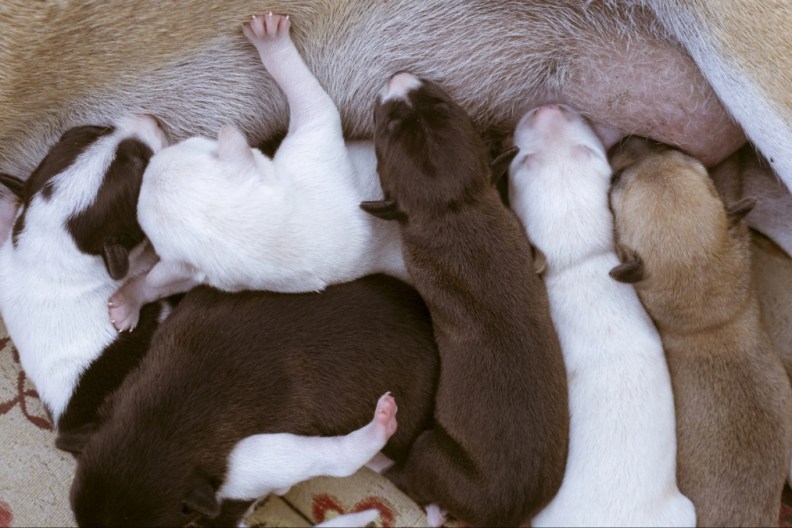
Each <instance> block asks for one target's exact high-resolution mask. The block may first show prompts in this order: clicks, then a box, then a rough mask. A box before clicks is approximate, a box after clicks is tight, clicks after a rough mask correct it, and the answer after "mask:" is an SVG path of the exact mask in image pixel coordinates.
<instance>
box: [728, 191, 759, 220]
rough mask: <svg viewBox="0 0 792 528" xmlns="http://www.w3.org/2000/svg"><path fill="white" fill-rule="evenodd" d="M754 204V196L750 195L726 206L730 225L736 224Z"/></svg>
mask: <svg viewBox="0 0 792 528" xmlns="http://www.w3.org/2000/svg"><path fill="white" fill-rule="evenodd" d="M754 206H756V198H753V197H750V198H743V199H742V200H740V201H738V202H735V203H733V204H731V205H729V206H728V207H726V214H727V215H728V216H729V222H731V225H737V224H738V223H739V222H740V220H742V219H743V218H745V216H746V215H747V214H748V213H750V212H751V210H752V209H753V208H754Z"/></svg>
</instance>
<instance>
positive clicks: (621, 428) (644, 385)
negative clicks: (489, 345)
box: [509, 105, 696, 526]
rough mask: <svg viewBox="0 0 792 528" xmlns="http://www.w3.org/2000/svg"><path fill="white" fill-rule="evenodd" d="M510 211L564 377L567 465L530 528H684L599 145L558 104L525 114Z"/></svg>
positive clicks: (662, 407)
mask: <svg viewBox="0 0 792 528" xmlns="http://www.w3.org/2000/svg"><path fill="white" fill-rule="evenodd" d="M514 142H515V145H516V146H517V147H519V149H520V152H519V153H518V154H517V156H516V157H515V159H514V160H513V161H512V164H511V167H510V175H509V196H510V199H511V206H512V208H513V209H514V210H515V212H516V213H517V215H518V216H519V217H520V220H521V221H522V223H523V226H524V227H525V229H526V231H527V232H528V235H529V238H530V239H531V240H532V242H533V243H534V244H535V245H536V246H537V247H538V249H540V250H541V251H542V252H543V253H544V255H545V257H546V260H547V268H546V271H545V275H544V277H545V283H546V285H547V291H548V295H549V298H550V308H551V314H552V317H553V322H554V325H555V327H556V330H557V331H558V336H559V338H560V340H561V348H562V350H563V353H564V361H565V364H566V368H567V375H568V378H569V401H570V415H571V422H570V440H569V459H568V462H567V467H566V473H565V475H564V481H563V484H562V485H561V489H560V491H559V492H558V495H556V497H555V498H554V499H553V500H552V501H551V502H550V504H549V505H548V506H547V507H546V508H545V509H544V510H542V511H541V512H540V513H539V515H537V516H536V517H535V518H534V519H533V525H534V526H559V525H560V526H583V525H585V526H694V525H695V524H696V517H695V511H694V507H693V504H692V503H691V502H690V501H689V500H688V499H687V498H686V497H684V496H683V495H682V494H681V493H680V492H679V489H678V488H677V483H676V431H675V420H674V401H673V398H672V393H671V379H670V376H669V373H668V366H667V364H666V360H665V356H664V354H663V348H662V345H661V341H660V337H659V335H658V333H657V331H656V329H655V327H654V325H653V324H652V321H651V320H650V318H649V317H648V315H647V314H646V312H645V311H644V309H643V307H642V306H641V303H640V302H639V300H638V297H637V295H636V293H635V290H634V288H633V287H631V286H629V285H626V284H620V283H617V282H616V281H614V280H613V279H611V278H610V276H609V275H608V272H609V271H610V270H611V269H612V268H613V267H614V266H616V265H618V264H619V259H618V257H617V256H616V253H615V252H614V242H613V232H612V229H613V227H612V224H613V219H612V216H611V212H610V210H609V208H608V189H609V185H610V177H611V170H610V166H609V165H608V161H607V158H606V155H605V151H604V148H603V146H602V143H601V142H600V140H599V139H598V138H597V136H596V135H595V134H594V132H593V131H592V129H591V128H590V127H589V125H588V124H587V123H586V122H585V121H584V120H583V118H581V117H580V115H579V114H578V113H577V112H576V111H574V110H572V109H571V108H569V107H566V106H561V105H545V106H542V107H539V108H536V109H534V110H532V111H531V112H529V113H528V114H526V115H525V116H524V117H523V118H522V119H521V120H520V122H519V123H518V125H517V129H516V131H515V138H514Z"/></svg>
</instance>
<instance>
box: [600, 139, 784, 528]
mask: <svg viewBox="0 0 792 528" xmlns="http://www.w3.org/2000/svg"><path fill="white" fill-rule="evenodd" d="M611 162H612V164H613V168H614V170H616V171H620V173H621V176H620V178H619V179H618V181H617V182H616V183H614V185H613V188H612V190H611V206H612V208H613V214H614V217H615V228H616V229H615V233H616V239H617V243H618V247H619V248H620V254H621V255H622V256H623V257H624V260H625V264H623V265H622V266H620V267H619V268H621V269H633V270H634V271H633V272H631V273H630V275H629V279H630V280H631V281H633V282H634V283H635V289H636V291H637V292H638V295H639V297H640V299H641V301H642V302H643V304H644V306H645V307H646V309H647V311H648V312H649V314H650V315H651V317H652V319H653V320H654V322H655V324H656V325H657V328H658V330H659V332H660V335H661V337H662V339H663V346H664V347H665V351H666V357H667V359H668V365H669V369H670V372H671V380H672V382H673V386H674V400H675V404H676V413H677V414H676V416H677V438H678V449H677V472H678V473H677V478H678V482H679V487H680V489H681V490H682V491H683V492H684V493H685V494H686V495H687V496H688V497H689V498H690V499H691V500H692V501H693V502H694V504H695V505H696V512H697V516H698V521H699V523H700V524H701V525H702V526H770V525H772V524H774V523H776V522H777V520H778V505H779V503H780V502H781V493H782V489H783V486H784V481H785V480H786V477H787V473H788V470H789V464H790V455H791V454H792V388H790V382H789V378H788V376H787V373H786V371H785V370H784V366H783V364H782V362H781V357H780V355H779V354H778V351H777V350H775V348H774V347H773V343H772V341H771V339H770V337H769V336H768V334H767V332H766V331H765V328H764V324H763V322H762V318H761V313H760V306H759V301H758V299H757V295H756V290H755V288H754V285H753V282H752V277H751V262H750V260H751V250H750V235H749V233H748V229H747V227H746V224H745V222H744V221H743V216H744V215H745V213H746V212H747V209H746V208H745V205H746V202H744V201H741V202H736V203H735V202H729V204H730V205H729V207H728V208H726V207H724V203H723V201H722V200H721V197H720V196H719V195H718V193H717V191H716V189H715V186H714V185H713V183H712V181H711V179H710V177H709V174H708V173H707V170H706V169H705V168H704V167H703V166H702V165H701V164H700V163H699V162H698V161H697V160H695V159H693V158H691V157H690V156H686V155H684V154H683V153H681V152H679V151H677V150H673V149H669V148H667V147H665V146H662V145H657V144H652V143H648V142H646V141H644V140H642V139H639V138H632V139H631V140H629V141H627V142H625V143H624V144H623V145H621V146H620V147H619V149H617V150H616V151H615V152H614V153H613V156H612V158H611ZM614 274H615V276H616V277H619V275H620V273H619V270H618V269H617V270H614Z"/></svg>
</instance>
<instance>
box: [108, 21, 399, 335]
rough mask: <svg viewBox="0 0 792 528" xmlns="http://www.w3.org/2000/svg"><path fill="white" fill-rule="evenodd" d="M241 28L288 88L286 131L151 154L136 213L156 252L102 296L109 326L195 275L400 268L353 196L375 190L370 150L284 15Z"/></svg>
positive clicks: (285, 285) (224, 132) (307, 281)
mask: <svg viewBox="0 0 792 528" xmlns="http://www.w3.org/2000/svg"><path fill="white" fill-rule="evenodd" d="M243 31H244V33H245V35H246V36H247V38H248V39H249V40H250V41H251V43H253V45H254V46H256V48H257V49H258V50H259V53H260V55H261V60H262V62H263V64H264V66H265V67H266V68H267V71H268V72H269V73H270V74H271V75H272V77H273V78H274V79H275V80H276V81H277V82H278V84H279V85H280V87H281V88H282V89H283V91H284V93H285V94H286V98H287V99H288V102H289V108H290V112H291V116H290V122H289V132H288V134H287V135H286V137H285V138H284V140H283V143H282V144H281V146H280V148H279V149H278V151H277V152H276V153H275V156H274V157H273V158H272V159H269V158H267V157H266V156H264V155H263V154H262V153H261V152H259V151H258V150H256V149H252V148H250V146H249V145H248V143H247V141H246V139H245V137H244V136H243V135H242V133H241V132H239V131H238V130H237V129H235V128H233V127H229V126H226V127H224V128H222V129H221V130H220V134H219V136H218V138H217V141H212V140H209V139H206V138H200V137H197V138H191V139H188V140H185V141H183V142H181V143H179V144H176V145H173V146H172V147H169V148H166V149H164V150H163V151H162V152H160V153H159V154H158V155H157V156H155V157H154V158H153V159H152V160H151V164H150V165H149V167H148V168H147V170H146V172H145V175H144V177H143V184H142V187H141V190H140V200H139V203H138V219H139V221H140V225H141V226H142V228H143V230H144V232H145V233H146V235H147V236H148V237H149V239H150V240H151V242H152V244H153V246H154V250H155V251H156V252H157V254H158V255H159V257H160V261H159V262H158V263H157V264H156V265H155V266H154V268H153V269H152V270H151V272H150V273H149V274H148V275H146V276H144V277H142V278H140V279H138V280H134V281H132V282H130V283H128V284H127V285H125V286H124V287H123V288H122V289H121V290H119V292H117V293H116V294H115V295H114V296H113V297H112V298H111V300H110V317H111V319H112V320H113V322H114V324H115V325H116V327H117V328H118V329H119V330H126V329H129V328H133V327H134V326H135V324H136V323H137V317H138V312H139V309H140V307H141V306H142V305H143V304H145V303H147V302H150V301H152V300H154V299H157V298H160V297H164V296H167V295H170V294H172V293H176V292H179V291H186V290H187V289H189V288H191V287H192V286H194V285H196V284H199V283H204V284H209V285H211V286H214V287H216V288H219V289H222V290H225V291H231V292H233V291H239V290H246V289H256V290H270V291H277V292H287V293H294V292H308V291H319V290H323V289H324V288H325V287H326V286H328V285H330V284H334V283H340V282H347V281H351V280H354V279H356V278H359V277H362V276H364V275H368V274H373V273H388V274H390V275H394V276H396V277H398V278H401V279H403V280H407V279H408V278H409V277H408V275H407V272H406V270H405V268H404V262H403V258H402V256H401V239H400V237H399V234H398V228H397V227H396V226H394V225H392V224H391V223H388V222H383V221H382V220H378V219H376V218H373V217H372V216H371V215H368V214H366V213H365V212H364V211H362V210H361V209H360V207H359V206H358V204H359V203H360V202H361V201H363V200H368V199H371V196H375V197H378V198H381V197H382V190H381V188H380V186H379V180H378V178H377V175H376V158H375V155H374V149H373V147H372V145H371V143H368V142H356V143H350V144H349V145H346V144H345V142H344V137H343V132H342V129H341V117H340V115H339V112H338V109H337V108H336V106H335V104H334V103H333V101H332V99H330V97H329V96H328V95H327V93H326V92H325V91H324V89H323V88H322V86H321V85H320V84H319V82H318V81H317V80H316V78H315V77H314V76H313V74H312V73H311V72H310V71H309V70H308V68H307V66H306V65H305V63H304V62H303V60H302V58H301V57H300V55H299V52H298V51H297V49H296V48H295V47H294V44H293V43H292V41H291V39H290V37H289V19H288V18H287V17H283V16H279V15H273V14H268V15H265V16H259V17H254V18H253V20H251V21H250V22H249V23H248V24H245V26H243Z"/></svg>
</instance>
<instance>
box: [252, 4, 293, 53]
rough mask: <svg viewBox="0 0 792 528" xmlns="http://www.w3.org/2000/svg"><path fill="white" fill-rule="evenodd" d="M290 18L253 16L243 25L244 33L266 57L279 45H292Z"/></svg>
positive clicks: (269, 14)
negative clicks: (267, 53) (269, 51)
mask: <svg viewBox="0 0 792 528" xmlns="http://www.w3.org/2000/svg"><path fill="white" fill-rule="evenodd" d="M289 26H290V22H289V17H288V16H283V15H274V14H272V13H267V14H266V15H253V17H252V18H251V19H250V21H249V22H246V23H244V24H242V33H244V34H245V36H246V37H247V39H248V40H249V41H250V43H251V44H253V45H254V46H255V47H256V49H258V50H259V52H260V53H261V54H262V57H263V56H264V54H265V52H266V51H267V50H269V49H271V48H274V47H277V46H278V45H281V44H285V43H290V42H291V39H290V37H289Z"/></svg>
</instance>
